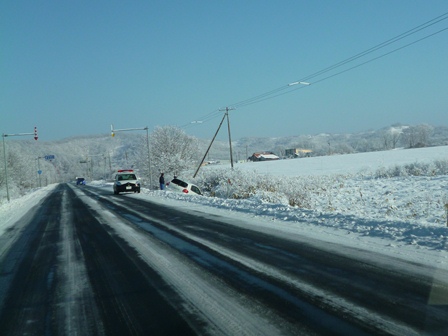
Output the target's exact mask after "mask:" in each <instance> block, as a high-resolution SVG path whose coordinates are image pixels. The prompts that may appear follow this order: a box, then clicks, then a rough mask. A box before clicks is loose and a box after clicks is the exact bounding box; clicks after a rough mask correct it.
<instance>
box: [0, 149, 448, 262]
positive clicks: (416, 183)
mask: <svg viewBox="0 0 448 336" xmlns="http://www.w3.org/2000/svg"><path fill="white" fill-rule="evenodd" d="M447 160H448V147H446V146H445V147H433V148H424V149H412V150H393V151H385V152H374V153H362V154H350V155H339V156H328V157H315V158H303V159H291V160H281V161H275V162H274V161H272V162H258V163H244V164H238V165H236V166H235V168H236V169H237V171H238V172H239V173H241V174H248V175H249V176H255V175H257V174H258V175H268V176H276V177H277V178H278V177H283V178H285V179H292V178H293V177H296V178H297V177H298V178H302V179H306V180H307V181H309V182H310V183H313V181H315V179H318V180H319V183H321V184H322V183H323V184H324V185H325V188H324V189H325V190H323V191H322V192H320V193H317V192H311V193H309V194H308V197H309V198H310V199H309V200H308V201H309V204H311V207H310V208H308V209H302V208H298V207H292V206H289V205H288V203H287V202H285V201H282V197H280V196H279V197H278V202H266V198H264V197H257V196H254V197H251V198H249V199H227V198H218V197H202V196H187V195H182V194H176V193H173V192H170V191H169V188H168V190H167V191H149V190H146V189H145V190H143V191H142V193H141V194H128V195H126V196H124V197H138V198H144V199H148V200H150V201H153V202H160V203H162V204H165V205H170V206H174V207H178V208H181V209H183V210H185V211H189V212H191V211H193V212H196V213H197V212H199V213H203V214H204V216H208V215H210V214H211V215H214V216H215V215H218V216H221V217H225V218H228V221H229V222H230V223H232V224H234V225H243V226H249V227H251V228H253V229H256V230H260V231H265V232H273V231H275V232H276V234H283V235H285V236H288V237H290V238H291V239H293V237H294V235H302V236H309V237H310V238H315V239H320V240H322V241H325V242H328V243H335V244H342V245H348V246H352V247H358V248H360V249H363V250H367V251H375V252H380V253H383V254H387V255H393V256H395V257H398V258H403V259H406V260H413V261H417V262H420V263H425V264H428V265H433V266H434V267H437V268H442V269H447V268H448V244H447V239H448V227H447V208H446V207H447V204H448V175H447V174H444V175H433V176H431V175H426V176H396V177H389V178H376V177H375V176H378V175H381V174H380V173H381V172H390V171H393V170H397V169H398V170H400V168H399V167H402V166H404V165H412V164H428V165H431V164H433V163H434V162H435V161H445V162H446V161H447ZM417 166H418V165H417ZM396 167H398V168H396ZM203 169H229V166H210V167H204V168H203ZM91 185H96V186H98V187H100V188H107V189H108V190H110V191H111V194H112V186H111V185H105V184H104V183H103V182H100V181H98V182H93V183H91ZM53 187H54V186H48V187H45V188H41V189H38V190H34V191H32V192H31V193H29V194H28V195H26V196H24V197H22V198H20V199H15V200H12V201H11V202H10V203H7V204H3V205H2V206H0V235H2V234H3V232H4V231H5V230H6V229H7V228H8V227H9V226H11V225H13V224H14V222H15V221H17V220H18V219H19V218H20V217H21V216H22V215H23V214H24V213H25V212H26V211H27V210H28V209H29V208H31V207H32V206H34V205H35V204H37V202H38V201H39V200H40V199H42V198H43V197H44V196H45V195H46V194H47V193H48V192H49V191H50V190H51V189H52V188H53Z"/></svg>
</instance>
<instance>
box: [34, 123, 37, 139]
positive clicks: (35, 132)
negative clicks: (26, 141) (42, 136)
mask: <svg viewBox="0 0 448 336" xmlns="http://www.w3.org/2000/svg"><path fill="white" fill-rule="evenodd" d="M34 140H37V127H36V126H34Z"/></svg>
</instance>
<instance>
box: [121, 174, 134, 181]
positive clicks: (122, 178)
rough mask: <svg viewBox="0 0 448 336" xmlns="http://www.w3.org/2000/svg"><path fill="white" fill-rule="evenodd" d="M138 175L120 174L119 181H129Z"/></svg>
mask: <svg viewBox="0 0 448 336" xmlns="http://www.w3.org/2000/svg"><path fill="white" fill-rule="evenodd" d="M136 179H137V177H136V176H135V174H122V175H118V181H128V180H136Z"/></svg>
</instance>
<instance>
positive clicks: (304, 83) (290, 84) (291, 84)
mask: <svg viewBox="0 0 448 336" xmlns="http://www.w3.org/2000/svg"><path fill="white" fill-rule="evenodd" d="M297 84H302V85H311V84H310V83H307V82H293V83H289V84H288V86H293V85H297Z"/></svg>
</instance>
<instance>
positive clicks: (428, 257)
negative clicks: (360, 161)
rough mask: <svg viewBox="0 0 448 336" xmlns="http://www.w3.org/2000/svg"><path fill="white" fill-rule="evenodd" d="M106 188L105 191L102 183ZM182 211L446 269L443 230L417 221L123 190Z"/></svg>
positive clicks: (446, 236) (447, 230) (445, 232)
mask: <svg viewBox="0 0 448 336" xmlns="http://www.w3.org/2000/svg"><path fill="white" fill-rule="evenodd" d="M107 189H109V188H108V187H107ZM128 197H136V198H143V199H147V200H149V201H152V202H156V203H160V204H162V205H166V206H171V207H176V208H179V209H181V210H182V211H186V212H194V213H198V212H199V213H201V214H202V215H203V216H209V217H210V218H213V217H215V216H219V217H220V219H221V220H223V219H224V218H225V219H227V221H228V222H229V223H230V224H232V225H239V226H244V227H247V228H251V229H255V230H257V231H261V232H266V233H268V234H269V233H273V234H276V235H280V236H284V237H287V238H289V239H294V236H297V237H299V236H300V237H301V238H302V239H303V237H309V238H310V239H315V240H320V241H322V242H327V243H328V244H331V245H332V246H334V248H337V247H338V246H341V249H342V246H348V247H352V248H357V249H359V253H360V254H361V253H363V254H365V258H367V259H368V252H369V251H372V252H375V253H379V254H385V255H388V256H393V257H396V258H399V259H403V260H409V261H413V262H417V263H420V264H424V265H427V266H432V267H434V268H441V269H445V270H446V269H447V268H448V243H447V239H448V228H446V227H443V226H440V225H420V224H418V223H411V222H407V221H391V220H371V219H370V220H369V219H363V218H360V217H356V216H353V215H342V214H331V213H322V212H317V211H311V210H303V209H298V208H293V207H289V206H284V205H278V204H269V203H265V202H261V201H257V200H253V199H252V200H228V199H219V198H208V197H201V196H186V195H181V194H177V193H172V192H169V191H154V192H149V191H147V190H144V191H143V193H142V194H129V195H128Z"/></svg>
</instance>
